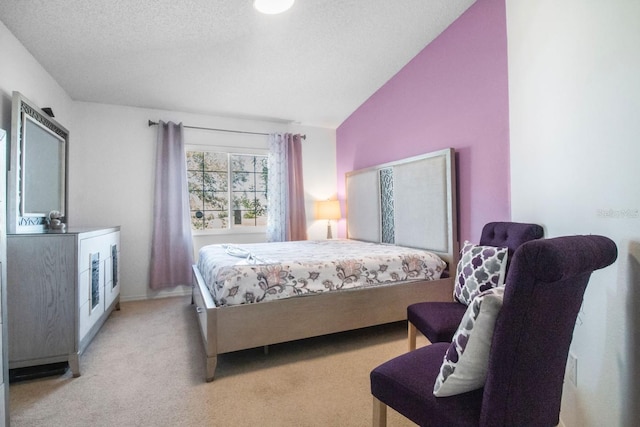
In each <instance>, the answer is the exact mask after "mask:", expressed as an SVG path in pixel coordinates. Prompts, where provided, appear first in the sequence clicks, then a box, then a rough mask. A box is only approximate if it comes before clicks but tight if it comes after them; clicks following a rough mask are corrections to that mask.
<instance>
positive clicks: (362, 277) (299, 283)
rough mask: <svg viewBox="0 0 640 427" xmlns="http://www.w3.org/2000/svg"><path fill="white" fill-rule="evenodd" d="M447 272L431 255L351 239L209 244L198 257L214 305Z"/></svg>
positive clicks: (427, 277)
mask: <svg viewBox="0 0 640 427" xmlns="http://www.w3.org/2000/svg"><path fill="white" fill-rule="evenodd" d="M445 268H446V263H445V262H444V261H443V260H442V259H441V258H440V257H438V256H437V255H436V254H434V253H432V252H429V251H425V250H420V249H412V248H405V247H400V246H395V245H385V244H377V243H368V242H361V241H356V240H349V239H335V240H305V241H298V242H279V243H255V244H242V245H209V246H205V247H203V248H202V249H200V252H199V258H198V270H199V271H200V274H201V275H202V277H203V279H204V281H205V283H206V285H207V287H208V288H209V290H210V291H211V295H212V296H213V299H214V301H215V303H216V305H217V306H230V305H238V304H250V303H257V302H262V301H271V300H277V299H281V298H290V297H294V296H303V295H312V294H318V293H322V292H329V291H338V290H346V289H354V288H358V287H362V286H379V285H385V284H387V285H388V284H393V283H400V282H406V281H412V280H437V279H439V278H440V276H441V275H442V273H443V271H444V269H445Z"/></svg>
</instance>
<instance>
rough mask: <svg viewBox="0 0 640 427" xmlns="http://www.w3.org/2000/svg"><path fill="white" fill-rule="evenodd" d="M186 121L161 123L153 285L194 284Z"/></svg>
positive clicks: (156, 174) (152, 271) (157, 167)
mask: <svg viewBox="0 0 640 427" xmlns="http://www.w3.org/2000/svg"><path fill="white" fill-rule="evenodd" d="M183 135H184V132H183V127H182V123H180V124H175V123H173V122H169V123H164V122H162V121H161V122H160V123H159V124H158V141H157V147H156V150H157V154H156V173H155V176H156V182H155V201H154V205H153V236H152V243H151V272H150V280H149V287H150V288H151V289H164V288H170V287H174V286H178V285H188V284H191V265H192V264H193V244H192V240H191V224H190V222H191V218H190V215H189V192H188V187H187V165H186V159H185V151H184V136H183Z"/></svg>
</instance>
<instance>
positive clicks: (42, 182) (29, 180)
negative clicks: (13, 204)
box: [20, 114, 65, 216]
mask: <svg viewBox="0 0 640 427" xmlns="http://www.w3.org/2000/svg"><path fill="white" fill-rule="evenodd" d="M22 126H23V127H22V129H23V137H22V152H23V153H24V154H23V159H22V160H23V162H22V167H21V168H20V169H21V172H22V176H21V177H20V178H21V179H20V183H21V184H22V185H21V192H20V193H21V195H22V198H21V200H20V201H21V203H20V213H21V214H22V216H33V215H35V216H42V215H45V216H46V215H47V214H48V213H49V212H50V211H53V210H55V211H60V213H61V214H62V216H64V191H62V190H61V189H62V188H63V186H64V147H65V141H64V139H62V138H60V137H59V136H58V135H56V134H54V133H53V132H51V131H50V130H48V129H46V128H45V127H43V126H42V125H40V124H39V123H37V122H36V121H35V120H33V118H31V117H30V116H28V115H26V114H25V115H24V121H23V124H22Z"/></svg>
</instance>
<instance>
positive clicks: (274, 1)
mask: <svg viewBox="0 0 640 427" xmlns="http://www.w3.org/2000/svg"><path fill="white" fill-rule="evenodd" d="M294 1H295V0H254V2H253V7H255V8H256V9H257V10H258V11H259V12H262V13H266V14H267V15H275V14H277V13H282V12H284V11H286V10H289V8H291V6H293V2H294Z"/></svg>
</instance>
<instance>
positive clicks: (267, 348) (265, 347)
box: [262, 345, 269, 356]
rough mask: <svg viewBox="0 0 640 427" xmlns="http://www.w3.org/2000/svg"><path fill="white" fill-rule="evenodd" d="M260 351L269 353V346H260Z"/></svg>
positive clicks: (265, 353)
mask: <svg viewBox="0 0 640 427" xmlns="http://www.w3.org/2000/svg"><path fill="white" fill-rule="evenodd" d="M262 351H264V355H265V356H268V355H269V346H268V345H265V346H264V347H262Z"/></svg>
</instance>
